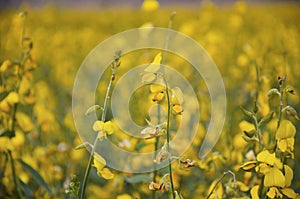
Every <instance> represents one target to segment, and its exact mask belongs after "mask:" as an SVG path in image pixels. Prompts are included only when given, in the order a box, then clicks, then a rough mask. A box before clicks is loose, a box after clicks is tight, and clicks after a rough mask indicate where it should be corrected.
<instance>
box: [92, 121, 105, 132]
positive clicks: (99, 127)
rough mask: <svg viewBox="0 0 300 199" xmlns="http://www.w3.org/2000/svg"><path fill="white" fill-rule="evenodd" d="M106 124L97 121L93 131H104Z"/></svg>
mask: <svg viewBox="0 0 300 199" xmlns="http://www.w3.org/2000/svg"><path fill="white" fill-rule="evenodd" d="M103 126H104V122H102V121H99V120H97V121H96V122H94V125H93V130H94V131H101V130H103Z"/></svg>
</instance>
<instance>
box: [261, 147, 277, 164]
mask: <svg viewBox="0 0 300 199" xmlns="http://www.w3.org/2000/svg"><path fill="white" fill-rule="evenodd" d="M257 160H258V161H259V162H264V163H267V164H269V165H274V163H275V160H276V157H275V153H270V152H269V151H268V150H263V151H262V152H260V153H259V154H258V155H257Z"/></svg>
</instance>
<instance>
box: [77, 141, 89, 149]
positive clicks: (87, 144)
mask: <svg viewBox="0 0 300 199" xmlns="http://www.w3.org/2000/svg"><path fill="white" fill-rule="evenodd" d="M88 147H90V148H93V145H91V144H90V143H89V142H84V143H82V144H80V145H78V146H76V147H75V150H79V149H85V148H88Z"/></svg>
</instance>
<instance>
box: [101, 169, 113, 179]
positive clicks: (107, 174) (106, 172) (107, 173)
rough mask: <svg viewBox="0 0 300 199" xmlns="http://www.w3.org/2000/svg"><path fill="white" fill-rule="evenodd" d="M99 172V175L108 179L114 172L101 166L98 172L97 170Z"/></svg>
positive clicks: (111, 177)
mask: <svg viewBox="0 0 300 199" xmlns="http://www.w3.org/2000/svg"><path fill="white" fill-rule="evenodd" d="M98 173H100V174H101V176H102V177H103V178H104V179H106V180H110V179H113V177H114V174H113V173H112V172H111V171H110V170H109V169H108V168H103V169H102V170H101V171H100V172H98Z"/></svg>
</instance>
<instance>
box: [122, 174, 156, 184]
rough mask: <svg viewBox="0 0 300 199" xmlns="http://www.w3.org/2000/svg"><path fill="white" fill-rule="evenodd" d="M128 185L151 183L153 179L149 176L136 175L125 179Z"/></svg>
mask: <svg viewBox="0 0 300 199" xmlns="http://www.w3.org/2000/svg"><path fill="white" fill-rule="evenodd" d="M125 180H126V181H127V182H128V183H140V182H151V181H152V178H150V177H149V176H147V175H135V176H132V177H129V178H125Z"/></svg>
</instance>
